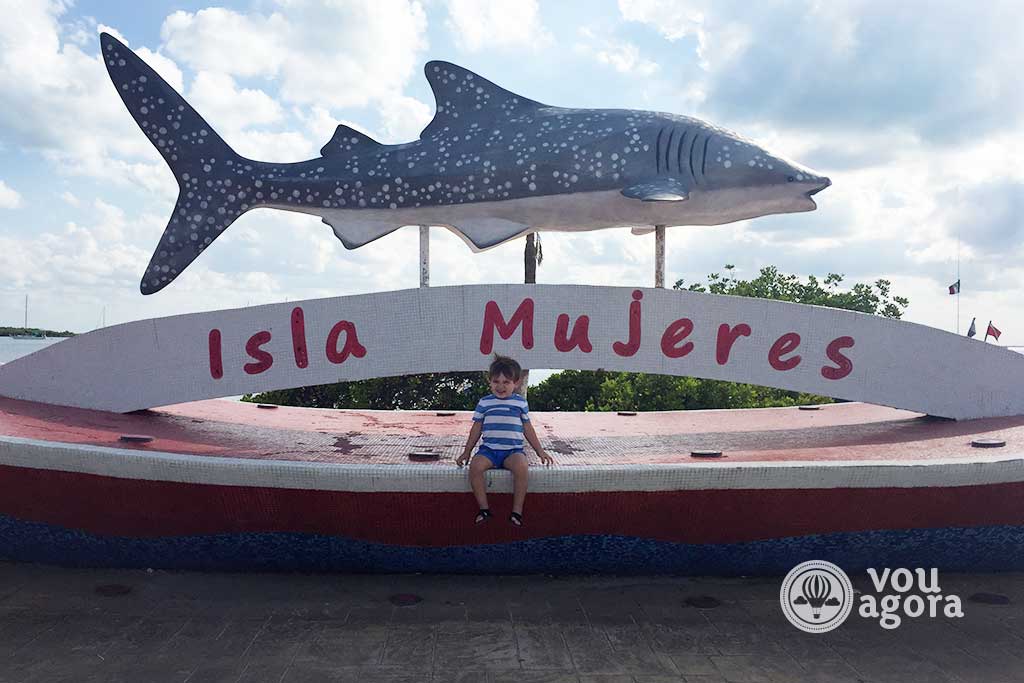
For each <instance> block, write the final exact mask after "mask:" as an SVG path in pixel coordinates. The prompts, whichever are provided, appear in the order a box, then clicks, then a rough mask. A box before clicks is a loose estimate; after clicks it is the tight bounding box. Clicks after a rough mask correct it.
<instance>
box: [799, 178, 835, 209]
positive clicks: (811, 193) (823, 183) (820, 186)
mask: <svg viewBox="0 0 1024 683" xmlns="http://www.w3.org/2000/svg"><path fill="white" fill-rule="evenodd" d="M831 184H832V181H831V180H829V179H828V178H822V179H821V182H820V183H819V184H818V185H817V187H813V188H811V189H810V190H808V191H807V192H804V196H805V197H807V201H809V202H810V203H811V206H813V207H814V208H815V209H816V208H818V204H817V202H815V201H814V200H813V199H811V197H812V196H814V195H816V194H818V193H819V192H821V191H822V190H824V189H825V188H826V187H828V186H829V185H831Z"/></svg>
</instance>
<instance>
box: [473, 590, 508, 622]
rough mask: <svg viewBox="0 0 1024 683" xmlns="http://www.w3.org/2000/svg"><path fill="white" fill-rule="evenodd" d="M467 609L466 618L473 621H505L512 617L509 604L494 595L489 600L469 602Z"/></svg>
mask: <svg viewBox="0 0 1024 683" xmlns="http://www.w3.org/2000/svg"><path fill="white" fill-rule="evenodd" d="M465 610H466V618H465V620H466V621H471V622H487V623H504V622H508V621H510V619H511V617H510V613H509V609H508V605H506V604H505V603H504V601H498V600H495V599H494V597H493V596H492V597H491V598H490V599H488V600H482V601H479V602H469V603H467V604H466V606H465Z"/></svg>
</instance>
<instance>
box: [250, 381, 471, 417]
mask: <svg viewBox="0 0 1024 683" xmlns="http://www.w3.org/2000/svg"><path fill="white" fill-rule="evenodd" d="M488 391H490V387H489V385H488V383H487V376H486V374H485V373H482V372H448V373H425V374H422V375H407V376H404V377H378V378H375V379H366V380H360V381H356V382H338V383H335V384H321V385H318V386H312V387H301V388H299V389H281V390H278V391H267V392H264V393H262V394H255V395H253V394H246V395H245V396H243V397H242V400H243V401H251V402H253V403H274V404H277V405H283V406H303V407H306V408H366V409H371V410H440V409H444V410H472V409H473V408H475V407H476V402H477V400H479V398H480V397H481V396H484V395H485V394H487V392H488Z"/></svg>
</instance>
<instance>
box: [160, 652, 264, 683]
mask: <svg viewBox="0 0 1024 683" xmlns="http://www.w3.org/2000/svg"><path fill="white" fill-rule="evenodd" d="M257 661H258V660H257ZM248 667H249V661H248V660H246V659H243V658H240V657H223V658H208V659H202V660H200V661H199V662H198V663H197V664H196V665H195V666H194V667H193V669H192V672H191V674H189V677H188V678H187V679H186V681H187V683H222V682H223V681H232V683H234V681H237V680H238V678H239V676H241V675H242V673H243V672H244V671H245V670H246V669H247V668H248ZM140 683H141V682H140Z"/></svg>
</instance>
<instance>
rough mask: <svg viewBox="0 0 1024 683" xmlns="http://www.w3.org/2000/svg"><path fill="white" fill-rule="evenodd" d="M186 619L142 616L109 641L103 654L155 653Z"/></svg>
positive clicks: (186, 621) (119, 655)
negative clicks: (142, 617)
mask: <svg viewBox="0 0 1024 683" xmlns="http://www.w3.org/2000/svg"><path fill="white" fill-rule="evenodd" d="M187 623H188V619H181V618H174V619H158V618H144V619H141V620H138V621H136V622H134V623H132V624H131V625H130V626H128V627H127V628H125V629H124V630H123V631H122V632H121V633H120V634H119V635H118V636H117V637H116V638H114V639H113V640H111V641H110V642H109V647H107V648H106V649H105V650H104V654H105V655H111V656H118V657H126V656H133V655H146V654H149V655H155V654H156V653H158V652H160V651H162V650H163V648H164V646H165V645H166V644H167V643H168V641H170V640H171V639H172V638H173V637H174V636H175V635H176V634H177V633H178V632H179V631H181V629H182V628H184V626H185V624H187Z"/></svg>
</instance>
